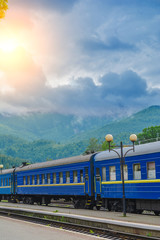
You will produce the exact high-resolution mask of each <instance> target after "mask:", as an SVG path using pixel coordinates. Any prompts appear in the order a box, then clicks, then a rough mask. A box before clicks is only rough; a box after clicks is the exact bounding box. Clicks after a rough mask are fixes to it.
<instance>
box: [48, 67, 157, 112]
mask: <svg viewBox="0 0 160 240" xmlns="http://www.w3.org/2000/svg"><path fill="white" fill-rule="evenodd" d="M99 83H100V85H96V84H95V83H94V82H93V80H92V79H91V78H79V79H77V80H76V82H74V84H70V85H65V86H59V87H56V88H53V89H48V91H47V96H48V97H47V98H48V100H49V102H52V103H53V106H54V109H55V108H56V109H57V111H61V112H63V113H64V112H65V113H72V114H78V115H83V114H85V115H90V114H94V115H104V114H106V110H107V112H115V111H113V110H116V113H117V114H118V113H120V112H121V109H122V108H125V109H126V111H132V110H133V109H136V108H137V109H141V108H143V107H145V106H146V105H147V106H148V105H151V104H152V103H154V101H155V99H156V100H157V98H159V99H160V97H159V93H160V91H159V90H158V89H155V90H154V91H152V90H150V91H148V89H147V84H146V81H145V80H144V79H142V78H141V77H140V76H138V75H137V74H136V73H135V72H133V71H126V72H124V73H122V74H115V73H110V74H106V75H104V76H103V77H101V78H100V79H99ZM148 103H149V104H148Z"/></svg>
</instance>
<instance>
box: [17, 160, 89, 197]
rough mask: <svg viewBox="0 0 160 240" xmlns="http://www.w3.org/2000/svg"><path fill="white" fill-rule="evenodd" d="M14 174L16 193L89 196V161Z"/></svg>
mask: <svg viewBox="0 0 160 240" xmlns="http://www.w3.org/2000/svg"><path fill="white" fill-rule="evenodd" d="M16 174H17V194H18V195H51V196H63V195H65V196H85V195H88V196H91V181H90V179H91V177H90V162H89V161H88V162H82V163H73V164H69V165H63V166H55V167H49V168H42V169H35V170H30V171H21V172H17V173H16Z"/></svg>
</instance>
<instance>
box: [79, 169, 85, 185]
mask: <svg viewBox="0 0 160 240" xmlns="http://www.w3.org/2000/svg"><path fill="white" fill-rule="evenodd" d="M83 181H84V180H83V170H80V182H83Z"/></svg>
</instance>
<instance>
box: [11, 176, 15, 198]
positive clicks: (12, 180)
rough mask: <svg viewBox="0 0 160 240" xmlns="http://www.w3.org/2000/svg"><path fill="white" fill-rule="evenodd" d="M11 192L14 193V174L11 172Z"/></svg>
mask: <svg viewBox="0 0 160 240" xmlns="http://www.w3.org/2000/svg"><path fill="white" fill-rule="evenodd" d="M11 194H14V174H13V173H12V174H11Z"/></svg>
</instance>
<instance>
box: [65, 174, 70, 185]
mask: <svg viewBox="0 0 160 240" xmlns="http://www.w3.org/2000/svg"><path fill="white" fill-rule="evenodd" d="M66 183H70V172H66Z"/></svg>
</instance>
